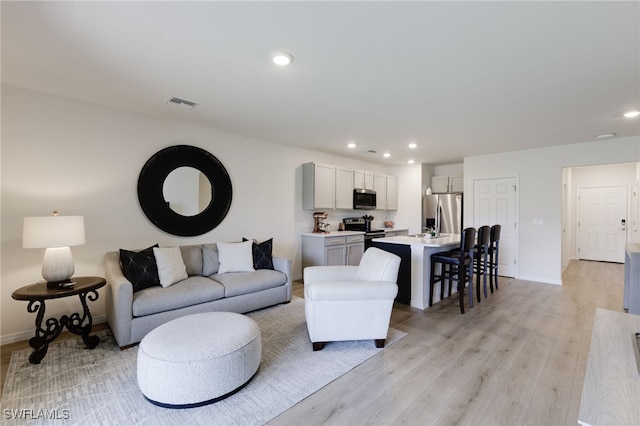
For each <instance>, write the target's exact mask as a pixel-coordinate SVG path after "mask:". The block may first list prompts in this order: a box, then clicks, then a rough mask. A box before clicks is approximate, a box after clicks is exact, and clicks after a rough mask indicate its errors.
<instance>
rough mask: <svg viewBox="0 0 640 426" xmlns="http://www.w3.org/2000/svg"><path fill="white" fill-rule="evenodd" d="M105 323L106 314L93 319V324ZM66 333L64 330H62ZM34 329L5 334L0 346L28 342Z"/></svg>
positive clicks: (0, 338)
mask: <svg viewBox="0 0 640 426" xmlns="http://www.w3.org/2000/svg"><path fill="white" fill-rule="evenodd" d="M105 322H107V314H102V315H96V316H95V317H93V324H94V325H95V324H102V323H105ZM64 331H66V328H65V329H64ZM33 333H34V329H33V328H31V329H29V330H25V331H18V332H16V333H11V334H7V335H5V336H0V346H2V345H8V344H9V343H16V342H22V341H25V340H29V339H31V338H32V337H33Z"/></svg>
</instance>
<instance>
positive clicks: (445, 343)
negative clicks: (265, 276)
mask: <svg viewBox="0 0 640 426" xmlns="http://www.w3.org/2000/svg"><path fill="white" fill-rule="evenodd" d="M623 269H624V266H623V265H621V264H613V263H602V262H585V261H573V262H572V263H571V264H570V266H569V267H568V268H567V270H566V271H565V274H564V276H563V282H564V285H562V286H556V285H548V284H540V283H533V282H528V281H523V280H514V279H508V278H501V279H500V290H498V291H497V292H496V293H494V294H493V295H491V294H490V295H489V297H488V298H487V299H483V300H482V302H481V303H479V304H476V305H475V307H474V308H473V309H467V310H466V314H464V315H461V314H460V313H459V309H458V305H457V298H455V297H453V298H451V299H445V300H444V301H443V302H441V303H438V304H436V305H434V306H433V308H431V309H429V310H426V311H421V310H419V309H414V308H411V307H409V306H406V305H402V304H396V306H395V307H394V310H393V314H392V318H391V326H392V327H394V328H396V329H399V330H402V331H405V332H407V333H408V336H406V337H405V338H403V339H401V340H400V341H399V342H397V343H396V344H394V345H392V346H390V347H389V348H387V349H385V350H384V351H382V352H381V353H379V354H378V355H376V356H374V357H373V358H372V359H370V360H368V361H366V362H365V363H363V364H361V365H360V366H358V367H356V368H354V369H353V370H351V371H350V372H349V373H347V374H345V375H344V376H342V377H340V378H338V379H337V380H335V381H334V382H332V383H330V384H329V385H328V386H326V387H324V388H323V389H321V390H320V391H318V392H316V393H315V394H313V395H311V396H310V397H309V398H307V399H305V400H303V401H301V402H300V403H298V404H297V405H295V406H294V407H292V408H291V409H289V410H288V411H286V412H285V413H283V414H282V415H280V416H279V417H277V418H275V419H274V420H272V421H271V422H270V425H285V424H287V425H288V424H294V425H299V424H304V425H316V424H327V425H347V424H348V425H360V424H380V425H387V424H388V425H390V424H393V425H399V424H407V425H428V424H467V425H527V424H531V425H565V424H566V425H571V426H575V425H576V424H577V417H578V410H579V406H580V396H581V393H582V382H583V379H584V372H585V368H586V363H587V356H588V352H589V343H590V340H591V330H592V327H593V319H594V315H595V309H596V308H605V309H610V310H614V311H623V309H622V298H623ZM294 294H295V295H297V296H300V297H302V295H303V286H302V284H301V283H300V282H296V283H295V284H294ZM97 327H99V328H103V327H105V325H104V324H101V325H98V326H97ZM372 344H373V343H372ZM21 348H28V344H27V342H20V343H14V344H10V345H5V346H3V347H2V348H1V352H2V357H1V358H2V383H3V385H4V377H5V373H6V369H7V367H8V364H9V360H10V353H11V351H13V350H17V349H21Z"/></svg>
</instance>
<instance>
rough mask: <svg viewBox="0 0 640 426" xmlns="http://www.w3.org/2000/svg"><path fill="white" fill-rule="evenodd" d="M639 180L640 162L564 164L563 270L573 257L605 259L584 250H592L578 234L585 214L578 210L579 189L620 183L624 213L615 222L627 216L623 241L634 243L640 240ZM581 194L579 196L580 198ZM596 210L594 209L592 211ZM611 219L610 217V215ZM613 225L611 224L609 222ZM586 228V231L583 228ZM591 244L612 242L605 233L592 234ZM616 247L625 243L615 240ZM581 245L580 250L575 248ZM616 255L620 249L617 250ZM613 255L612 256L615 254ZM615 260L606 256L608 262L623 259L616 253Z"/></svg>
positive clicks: (622, 260) (610, 186) (611, 185)
mask: <svg viewBox="0 0 640 426" xmlns="http://www.w3.org/2000/svg"><path fill="white" fill-rule="evenodd" d="M639 181H640V162H632V163H617V164H600V165H592V166H576V167H567V168H564V169H563V170H562V185H563V190H562V269H563V270H564V269H565V268H566V267H567V266H568V265H569V262H570V261H571V260H572V259H585V260H586V259H591V258H594V259H598V260H600V259H607V257H602V256H601V255H597V256H594V255H591V254H588V253H585V250H586V251H587V252H589V251H591V250H590V249H589V248H584V247H585V244H588V243H587V242H586V241H585V242H584V243H583V242H582V239H583V238H585V237H584V235H581V234H582V232H583V230H584V229H585V228H584V227H581V226H579V222H580V221H581V219H582V218H584V217H585V215H586V213H585V212H581V210H582V207H581V206H580V204H581V202H584V201H585V200H584V199H582V198H580V196H581V195H580V192H581V191H586V190H587V188H614V187H623V188H625V191H626V192H625V193H626V203H627V207H626V217H619V218H617V220H616V222H614V223H616V224H617V225H618V227H620V228H622V226H620V224H621V219H623V218H626V223H625V228H626V229H625V231H622V230H621V229H620V230H616V231H621V232H624V233H625V236H624V238H626V242H628V243H633V242H638V241H639V240H640V238H639V235H640V220H639V219H640V214H639V211H640V210H639V208H638V198H639V197H638V182H639ZM579 198H580V199H579ZM594 214H595V213H594ZM612 220H613V219H612ZM605 221H606V220H605ZM612 226H613V224H612ZM585 232H586V231H585ZM592 238H593V240H594V242H593V243H592V244H598V245H600V246H602V245H603V244H614V243H609V242H598V241H604V239H603V238H605V237H604V236H602V237H599V238H600V239H599V240H598V237H595V236H593V237H592ZM607 238H608V239H609V241H613V236H609V237H607ZM618 244H619V247H620V246H621V247H622V250H624V243H620V242H618ZM579 248H580V251H578V249H579ZM618 256H619V253H618ZM614 258H615V257H614ZM616 259H617V260H606V261H611V262H624V256H623V257H622V259H620V258H619V257H617V258H616Z"/></svg>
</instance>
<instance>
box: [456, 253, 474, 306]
mask: <svg viewBox="0 0 640 426" xmlns="http://www.w3.org/2000/svg"><path fill="white" fill-rule="evenodd" d="M464 271H465V269H464V265H461V266H460V267H458V299H459V300H460V313H461V314H464V284H465V282H464V278H465V276H464V275H465V273H464ZM469 288H472V287H471V286H469ZM471 303H473V300H472V301H471Z"/></svg>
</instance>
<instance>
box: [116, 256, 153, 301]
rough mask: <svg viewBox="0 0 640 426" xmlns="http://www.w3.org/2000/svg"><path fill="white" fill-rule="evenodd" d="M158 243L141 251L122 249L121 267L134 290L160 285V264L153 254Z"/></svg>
mask: <svg viewBox="0 0 640 426" xmlns="http://www.w3.org/2000/svg"><path fill="white" fill-rule="evenodd" d="M154 247H158V245H157V244H155V245H153V246H151V247H149V248H146V249H144V250H141V251H139V252H135V251H130V250H124V249H120V269H121V270H122V274H123V275H124V276H125V277H126V278H127V279H128V280H129V282H131V285H133V292H134V293H135V292H138V291H140V290H143V289H145V288H148V287H156V286H159V285H160V278H159V277H158V266H157V265H156V258H155V256H154V255H153V248H154Z"/></svg>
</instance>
